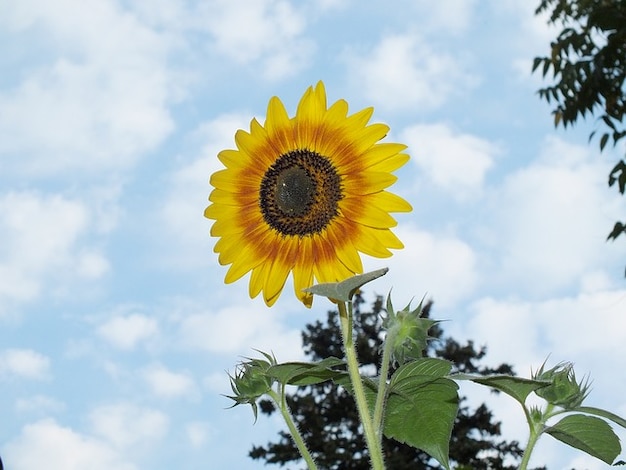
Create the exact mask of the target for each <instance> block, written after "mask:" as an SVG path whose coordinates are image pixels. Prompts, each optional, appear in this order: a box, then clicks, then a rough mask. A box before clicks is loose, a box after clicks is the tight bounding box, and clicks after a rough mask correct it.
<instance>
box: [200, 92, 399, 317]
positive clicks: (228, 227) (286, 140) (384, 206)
mask: <svg viewBox="0 0 626 470" xmlns="http://www.w3.org/2000/svg"><path fill="white" fill-rule="evenodd" d="M372 113H373V108H366V109H364V110H362V111H359V112H358V113H355V114H352V115H350V116H348V103H347V102H346V101H344V100H339V101H337V102H335V103H334V104H333V105H331V106H330V107H327V105H326V91H325V89H324V84H323V83H322V82H321V81H320V82H318V84H317V85H316V86H315V88H313V87H309V88H308V89H307V91H306V92H305V93H304V96H303V97H302V99H301V100H300V103H299V104H298V109H297V112H296V115H295V117H293V118H290V117H289V116H288V115H287V111H286V110H285V107H284V105H283V104H282V102H281V101H280V99H279V98H277V97H273V98H271V99H270V102H269V104H268V107H267V117H266V119H265V124H263V125H261V124H260V123H259V122H258V121H257V120H256V119H253V120H252V122H251V123H250V132H246V131H244V130H238V131H237V133H236V134H235V143H236V145H237V149H236V150H223V151H221V152H220V153H219V155H218V158H219V159H220V161H221V162H222V163H223V164H224V166H225V167H226V168H225V169H223V170H219V171H217V172H215V173H214V174H213V175H212V176H211V179H210V183H211V185H212V186H213V188H214V189H213V190H212V192H211V194H210V196H209V201H210V202H211V204H210V205H209V206H208V207H207V208H206V210H205V211H204V215H205V217H207V218H208V219H212V220H214V223H213V225H212V227H211V235H212V236H214V237H219V239H218V240H217V242H216V244H215V248H214V251H215V252H216V253H219V258H218V259H219V262H220V264H222V265H230V267H229V269H228V272H227V273H226V278H225V282H226V283H231V282H234V281H236V280H238V279H240V278H241V277H243V276H244V275H245V274H247V273H248V272H250V271H251V272H252V274H251V276H250V285H249V291H250V297H256V296H257V295H258V294H259V293H261V292H263V298H264V299H265V303H266V304H267V305H268V306H271V305H272V304H274V302H276V300H277V299H278V297H279V295H280V293H281V291H282V289H283V287H284V285H285V282H286V280H287V277H288V276H289V273H291V272H293V284H294V288H295V293H296V296H297V297H298V299H300V300H301V301H302V302H303V303H304V304H305V305H306V306H307V307H310V306H311V304H312V301H313V298H312V295H311V294H308V293H305V292H303V289H304V288H307V287H310V286H311V285H312V284H313V283H314V279H315V280H316V281H317V282H320V283H321V282H337V281H342V280H344V279H346V278H348V277H350V276H352V275H354V274H359V273H362V272H363V265H362V263H361V258H360V255H359V252H360V253H363V254H366V255H370V256H374V257H378V258H385V257H388V256H391V252H390V251H389V248H394V249H399V248H403V245H402V242H400V240H399V239H398V238H397V237H396V236H395V235H394V234H393V233H392V232H391V230H390V228H391V227H394V226H395V225H396V224H397V223H396V221H395V220H394V219H393V217H391V216H390V215H389V213H390V212H408V211H410V210H411V206H410V205H409V203H407V202H406V201H405V200H404V199H402V198H400V197H398V196H396V195H395V194H392V193H389V192H387V191H385V189H386V188H387V187H389V186H390V185H391V184H393V183H394V182H395V181H396V179H397V177H396V176H394V175H392V174H391V172H392V171H394V170H397V169H398V168H400V167H401V166H402V165H404V164H405V163H406V162H407V161H408V159H409V156H408V155H407V154H405V153H402V151H403V150H405V149H406V146H405V145H402V144H396V143H379V141H380V140H381V139H382V138H383V137H385V136H386V135H387V132H388V131H389V127H388V126H386V125H384V124H368V122H369V120H370V118H371V116H372Z"/></svg>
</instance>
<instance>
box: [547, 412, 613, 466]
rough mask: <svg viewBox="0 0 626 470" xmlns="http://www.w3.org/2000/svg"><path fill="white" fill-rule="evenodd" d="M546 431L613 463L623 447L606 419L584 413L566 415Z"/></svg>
mask: <svg viewBox="0 0 626 470" xmlns="http://www.w3.org/2000/svg"><path fill="white" fill-rule="evenodd" d="M545 432H546V433H548V434H550V435H551V436H552V437H554V438H555V439H558V440H559V441H561V442H564V443H565V444H568V445H570V446H572V447H575V448H576V449H580V450H582V451H583V452H586V453H587V454H589V455H592V456H594V457H596V458H598V459H600V460H602V461H603V462H605V463H607V464H609V465H611V464H612V463H613V461H614V460H615V458H616V457H617V456H618V455H619V453H620V452H621V450H622V448H621V446H620V443H619V438H618V437H617V436H616V435H615V433H614V432H613V430H612V429H611V426H609V425H608V424H607V422H606V421H604V420H602V419H600V418H596V417H595V416H587V415H583V414H573V415H569V416H566V417H565V418H563V419H562V420H560V421H559V422H558V423H556V424H555V425H554V426H550V427H548V428H546V430H545Z"/></svg>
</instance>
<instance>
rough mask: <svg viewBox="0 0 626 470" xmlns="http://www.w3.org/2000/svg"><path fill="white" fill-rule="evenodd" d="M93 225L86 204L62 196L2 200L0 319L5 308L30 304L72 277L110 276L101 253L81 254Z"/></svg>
mask: <svg viewBox="0 0 626 470" xmlns="http://www.w3.org/2000/svg"><path fill="white" fill-rule="evenodd" d="M89 222H90V217H89V212H88V210H87V207H86V206H85V204H84V203H83V202H78V201H75V200H71V199H67V198H65V197H63V196H60V195H42V194H38V193H35V192H27V191H23V192H9V193H6V194H3V195H0V232H1V233H2V234H3V243H2V246H0V314H1V313H2V310H6V308H7V307H6V305H8V304H12V303H16V302H17V303H20V302H26V301H32V300H34V299H36V298H38V297H39V296H40V295H41V294H42V292H46V291H52V289H53V288H57V287H58V286H59V285H61V284H63V282H64V281H67V280H68V279H70V278H71V279H73V280H80V279H85V280H95V279H98V278H100V277H101V276H103V275H104V274H105V273H106V272H107V271H108V269H109V264H108V261H107V259H106V258H105V257H104V255H102V254H101V253H100V252H99V250H98V249H96V248H95V247H90V248H87V249H85V250H84V251H83V250H81V249H80V246H81V243H82V240H83V237H84V236H85V235H86V234H87V233H88V228H89ZM52 276H54V278H53V279H48V278H49V277H52ZM45 281H49V282H47V283H45ZM44 286H45V287H44ZM3 304H5V305H3Z"/></svg>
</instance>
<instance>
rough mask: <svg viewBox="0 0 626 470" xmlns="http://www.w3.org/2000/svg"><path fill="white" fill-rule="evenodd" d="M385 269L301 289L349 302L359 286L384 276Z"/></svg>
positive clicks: (386, 269)
mask: <svg viewBox="0 0 626 470" xmlns="http://www.w3.org/2000/svg"><path fill="white" fill-rule="evenodd" d="M387 271H389V269H388V268H383V269H377V270H376V271H372V272H369V273H363V274H358V275H356V276H352V277H349V278H348V279H346V280H344V281H341V282H325V283H323V284H316V285H314V286H311V287H307V288H306V289H303V291H304V292H308V293H310V294H314V295H321V296H322V297H327V298H329V299H330V300H336V301H340V302H349V301H350V300H351V299H352V296H353V295H354V293H355V292H356V291H357V290H358V289H359V288H360V287H361V286H363V285H365V284H367V283H368V282H370V281H373V280H374V279H378V278H379V277H382V276H384V275H385V274H387Z"/></svg>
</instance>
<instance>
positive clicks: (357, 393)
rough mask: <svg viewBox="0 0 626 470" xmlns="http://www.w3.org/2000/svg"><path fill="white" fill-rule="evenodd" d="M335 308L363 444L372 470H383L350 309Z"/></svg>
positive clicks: (378, 440)
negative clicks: (364, 387) (355, 343)
mask: <svg viewBox="0 0 626 470" xmlns="http://www.w3.org/2000/svg"><path fill="white" fill-rule="evenodd" d="M337 306H338V308H339V320H340V324H341V337H342V339H343V347H344V350H345V353H346V362H347V364H348V374H349V375H350V381H351V383H352V389H353V390H354V400H355V401H356V407H357V410H358V412H359V417H360V418H361V424H362V425H363V432H364V434H365V442H366V443H367V448H368V450H369V453H370V460H371V463H372V469H373V470H384V468H385V463H384V460H383V452H382V448H381V441H380V439H379V438H378V433H377V432H376V429H375V428H374V423H373V421H372V416H371V415H370V412H369V408H368V406H367V398H366V397H365V390H364V389H363V382H362V380H361V374H360V373H359V361H358V359H357V355H356V348H355V347H354V341H353V338H352V309H351V308H350V311H349V312H348V310H347V309H346V304H345V302H338V304H337Z"/></svg>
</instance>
